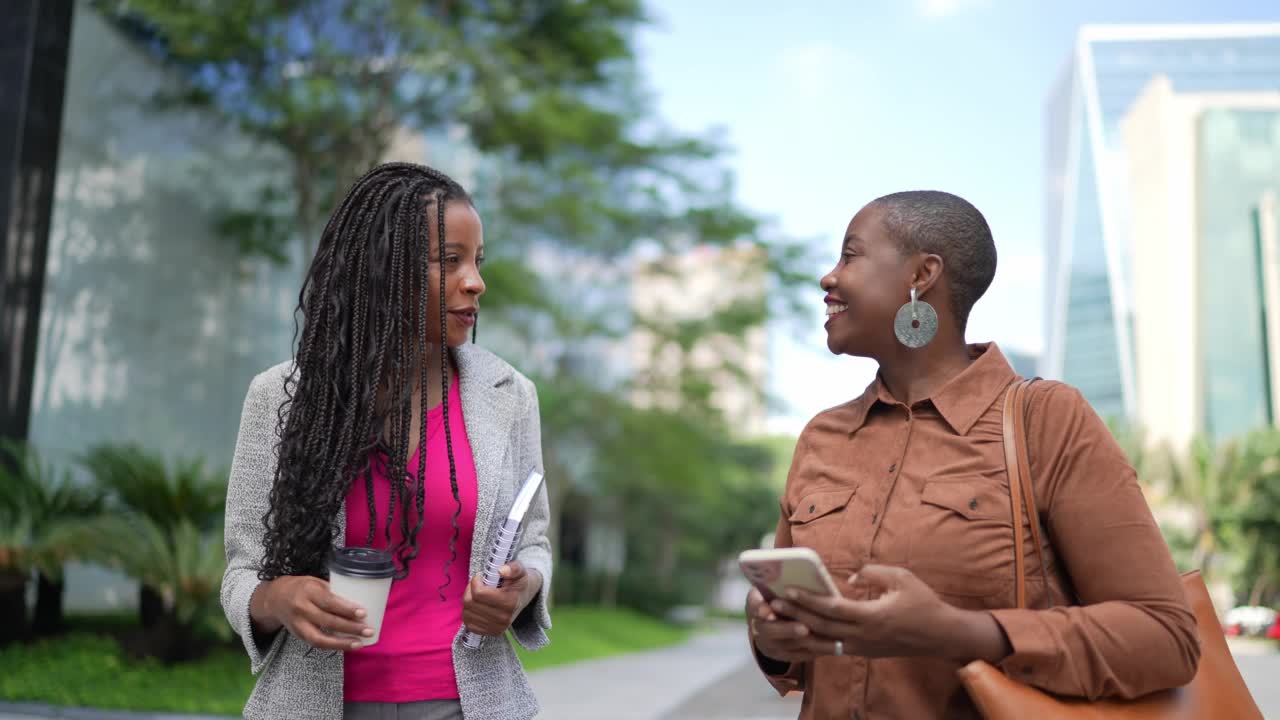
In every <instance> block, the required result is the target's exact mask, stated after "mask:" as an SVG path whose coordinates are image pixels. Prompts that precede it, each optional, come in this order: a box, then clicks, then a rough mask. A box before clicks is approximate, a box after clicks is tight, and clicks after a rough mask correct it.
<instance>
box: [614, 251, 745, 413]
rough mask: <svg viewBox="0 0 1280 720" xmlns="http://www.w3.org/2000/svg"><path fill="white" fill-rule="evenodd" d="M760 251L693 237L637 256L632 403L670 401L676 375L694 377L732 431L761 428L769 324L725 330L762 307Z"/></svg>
mask: <svg viewBox="0 0 1280 720" xmlns="http://www.w3.org/2000/svg"><path fill="white" fill-rule="evenodd" d="M762 252H763V251H762V250H760V249H759V248H757V247H754V246H746V247H712V246H708V245H698V246H695V247H693V248H692V249H690V250H687V251H684V252H679V253H674V254H663V255H661V256H659V257H656V258H652V259H647V260H644V261H641V262H638V263H637V265H636V268H635V270H634V271H633V274H632V278H631V286H630V287H631V309H632V315H633V317H634V321H633V322H634V326H633V328H632V331H631V333H630V337H629V346H630V355H631V369H632V373H633V375H632V377H633V379H634V380H635V384H636V389H635V395H634V397H635V399H636V401H637V402H638V403H640V404H641V405H658V406H673V405H674V404H675V403H676V402H677V399H678V397H679V393H680V392H681V388H682V383H683V384H684V388H685V389H688V382H689V380H690V378H691V377H697V378H699V379H700V380H701V379H705V380H706V381H707V383H709V385H710V387H709V388H707V389H708V390H709V392H710V399H711V403H712V405H713V406H714V407H716V408H717V409H718V410H720V411H721V412H722V413H724V416H725V418H726V419H727V420H728V421H729V423H730V424H731V426H732V427H733V428H734V429H735V431H736V432H737V433H738V434H740V435H742V436H748V437H754V436H759V435H762V434H764V432H765V419H766V403H765V393H764V388H765V383H766V381H767V373H768V332H767V330H766V328H765V326H764V323H762V322H761V323H756V327H753V328H751V329H749V330H746V331H745V332H743V333H741V334H734V333H733V332H732V330H731V328H732V326H733V325H734V323H735V322H738V321H747V320H748V319H749V318H751V317H753V316H756V315H757V314H763V313H764V309H765V293H766V275H765V263H764V259H763V258H762ZM726 328H729V329H726Z"/></svg>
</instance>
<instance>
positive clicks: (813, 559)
mask: <svg viewBox="0 0 1280 720" xmlns="http://www.w3.org/2000/svg"><path fill="white" fill-rule="evenodd" d="M738 567H740V568H742V574H743V575H746V576H747V580H750V581H751V584H752V585H754V586H756V588H757V589H759V590H760V594H761V595H763V596H764V599H765V601H766V602H768V601H770V600H773V599H774V598H776V597H780V596H782V595H783V594H784V593H785V592H786V591H787V590H788V589H789V588H797V589H799V590H808V591H809V592H811V593H815V594H817V595H839V594H840V591H839V590H837V589H836V584H835V583H834V582H833V581H832V580H831V574H830V573H828V572H827V567H826V566H825V565H823V564H822V558H819V557H818V553H816V552H814V551H813V550H812V549H810V548H806V547H792V548H775V549H771V550H744V551H743V552H742V553H741V554H740V555H738Z"/></svg>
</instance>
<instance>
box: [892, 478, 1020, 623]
mask: <svg viewBox="0 0 1280 720" xmlns="http://www.w3.org/2000/svg"><path fill="white" fill-rule="evenodd" d="M1010 507H1011V505H1010V501H1009V494H1008V491H1007V490H1006V488H1005V486H1004V485H1002V484H1000V483H997V482H993V481H991V480H988V479H985V478H980V477H972V478H961V479H956V480H950V479H948V480H935V481H931V482H928V483H926V484H925V486H924V489H923V491H922V492H921V493H920V506H919V508H917V510H916V513H915V517H914V518H913V519H912V527H911V547H910V552H909V553H908V565H909V567H910V569H911V571H912V572H914V573H915V574H916V575H917V576H919V577H920V578H921V579H922V580H924V581H925V582H926V583H928V584H929V586H930V587H932V588H933V589H934V591H935V592H938V593H940V594H943V595H951V596H958V597H964V598H996V597H998V596H1000V595H1002V594H1003V593H1004V592H1005V591H1006V590H1007V588H1008V586H1009V584H1010V583H1011V582H1012V581H1013V523H1012V522H1011V521H1010V517H1009V512H1010Z"/></svg>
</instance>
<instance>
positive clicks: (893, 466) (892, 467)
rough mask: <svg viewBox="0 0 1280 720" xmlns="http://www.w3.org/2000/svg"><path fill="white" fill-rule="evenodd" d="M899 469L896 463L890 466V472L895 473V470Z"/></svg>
mask: <svg viewBox="0 0 1280 720" xmlns="http://www.w3.org/2000/svg"><path fill="white" fill-rule="evenodd" d="M897 469H898V463H894V464H892V465H890V466H889V472H893V471H894V470H897Z"/></svg>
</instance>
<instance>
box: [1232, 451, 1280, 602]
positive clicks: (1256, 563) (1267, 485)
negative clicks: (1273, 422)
mask: <svg viewBox="0 0 1280 720" xmlns="http://www.w3.org/2000/svg"><path fill="white" fill-rule="evenodd" d="M1245 445H1246V446H1247V447H1248V449H1249V456H1250V458H1251V459H1252V462H1251V464H1250V472H1249V477H1248V481H1249V494H1248V497H1247V500H1246V501H1245V502H1244V503H1242V508H1241V511H1240V515H1239V522H1240V528H1241V536H1242V543H1241V551H1242V554H1243V555H1244V563H1243V573H1242V582H1241V583H1240V584H1239V590H1240V593H1239V594H1240V596H1241V597H1242V598H1246V599H1245V603H1246V604H1248V605H1263V604H1268V605H1274V604H1277V603H1280V431H1278V430H1276V429H1275V428H1266V429H1264V430H1259V431H1257V432H1254V433H1252V434H1250V435H1249V436H1248V437H1247V438H1246V440H1245Z"/></svg>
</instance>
